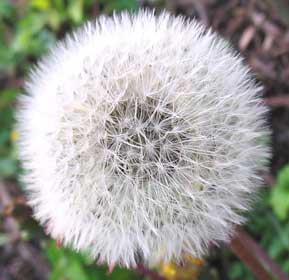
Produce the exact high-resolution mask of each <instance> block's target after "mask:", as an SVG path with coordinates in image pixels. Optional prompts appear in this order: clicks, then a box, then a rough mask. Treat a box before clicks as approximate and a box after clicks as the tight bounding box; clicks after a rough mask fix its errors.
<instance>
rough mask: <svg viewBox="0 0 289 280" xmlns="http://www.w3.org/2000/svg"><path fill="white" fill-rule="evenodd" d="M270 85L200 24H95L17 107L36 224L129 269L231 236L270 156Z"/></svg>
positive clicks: (38, 74) (145, 15) (72, 39)
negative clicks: (265, 97) (264, 95)
mask: <svg viewBox="0 0 289 280" xmlns="http://www.w3.org/2000/svg"><path fill="white" fill-rule="evenodd" d="M260 90H261V88H260V86H258V85H256V82H255V80H254V78H253V77H252V75H251V74H250V71H249V69H248V68H247V67H246V66H244V65H243V60H242V59H241V58H240V56H239V55H238V54H237V53H236V52H235V51H233V50H232V48H231V47H230V45H229V44H228V43H227V42H226V41H225V40H223V39H221V38H219V36H218V35H216V34H215V33H213V32H212V31H209V30H206V29H205V28H204V27H203V26H202V25H200V24H199V23H197V22H196V21H193V20H192V21H188V20H185V19H184V18H182V17H174V16H171V15H169V14H168V13H166V12H163V13H162V14H160V15H158V16H156V15H154V14H153V13H152V12H149V11H140V12H138V13H136V14H134V15H129V14H127V13H122V14H120V15H114V16H113V17H112V18H109V17H106V16H103V17H100V18H99V19H98V20H96V21H95V22H90V23H87V24H86V25H85V26H84V27H83V28H81V29H80V30H79V31H77V32H75V33H74V34H72V35H69V36H68V37H67V38H66V39H65V40H64V41H62V42H60V43H59V44H58V45H57V46H56V47H54V48H53V49H52V50H51V52H50V54H49V55H48V56H46V57H45V58H44V59H42V61H40V62H39V63H38V66H37V67H35V69H34V70H33V71H32V73H31V75H30V79H29V81H28V82H27V84H26V92H27V94H26V95H23V96H22V97H21V98H20V100H19V103H20V106H19V110H18V115H17V126H18V129H19V131H20V136H21V137H20V138H21V139H20V143H19V145H20V158H21V160H22V163H23V167H24V169H25V171H26V172H25V175H24V176H23V181H24V182H25V185H26V192H27V195H28V200H29V203H30V205H31V206H32V207H33V209H34V215H35V217H36V219H37V220H39V221H40V223H41V224H42V225H44V226H46V227H47V229H48V231H49V232H50V234H51V236H52V237H54V238H55V239H59V240H62V241H63V243H64V244H66V245H71V246H72V247H73V248H75V249H76V250H89V252H90V253H91V254H92V256H93V257H94V258H96V259H98V260H99V261H101V262H105V263H108V264H109V265H112V264H119V265H122V266H126V267H133V266H135V265H136V264H137V263H138V262H144V263H145V264H150V265H154V264H156V263H158V262H159V261H161V260H164V261H168V260H171V259H175V260H177V261H180V260H181V259H182V256H183V255H184V254H190V255H193V256H195V257H200V256H202V255H203V254H205V253H206V252H207V249H208V246H209V244H214V243H218V242H221V241H225V242H226V241H229V240H230V237H231V235H232V233H233V230H234V225H236V224H241V223H243V221H244V219H243V218H242V212H243V211H245V210H247V209H248V207H249V206H250V202H251V200H252V196H253V197H254V193H255V192H256V189H257V188H258V187H259V186H260V185H262V180H261V178H260V174H259V173H260V171H262V170H265V169H266V167H265V166H266V164H265V163H266V160H267V159H268V155H269V152H268V148H266V146H264V145H263V144H262V143H263V142H264V138H266V137H267V136H268V129H267V126H266V121H265V114H266V111H267V109H266V107H265V106H264V105H263V104H262V100H261V97H260Z"/></svg>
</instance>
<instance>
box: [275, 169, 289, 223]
mask: <svg viewBox="0 0 289 280" xmlns="http://www.w3.org/2000/svg"><path fill="white" fill-rule="evenodd" d="M270 204H271V206H272V208H273V210H274V213H275V214H276V215H277V217H278V218H279V219H280V220H282V221H284V220H285V219H286V218H287V216H288V211H289V166H285V167H284V168H283V169H282V170H281V171H280V172H279V174H278V177H277V185H276V186H275V187H274V188H273V189H272V191H271V200H270Z"/></svg>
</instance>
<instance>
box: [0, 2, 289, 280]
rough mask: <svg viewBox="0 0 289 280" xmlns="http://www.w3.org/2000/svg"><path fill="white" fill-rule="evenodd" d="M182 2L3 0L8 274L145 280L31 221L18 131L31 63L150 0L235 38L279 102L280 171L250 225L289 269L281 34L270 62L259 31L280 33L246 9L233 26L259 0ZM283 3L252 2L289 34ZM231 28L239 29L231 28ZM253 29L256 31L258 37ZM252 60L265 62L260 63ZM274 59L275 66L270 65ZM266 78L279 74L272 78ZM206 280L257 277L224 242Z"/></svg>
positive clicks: (0, 47) (2, 164)
mask: <svg viewBox="0 0 289 280" xmlns="http://www.w3.org/2000/svg"><path fill="white" fill-rule="evenodd" d="M179 2H180V3H179ZM181 2H182V1H175V2H174V3H172V1H147V2H145V1H143V2H138V1H136V0H100V1H97V2H96V1H94V0H66V1H65V0H31V1H28V0H17V1H16V0H14V1H12V0H0V180H1V183H0V188H1V189H0V210H1V213H0V215H1V217H0V219H1V220H0V279H3V280H5V279H50V280H59V279H65V280H92V279H93V280H95V279H118V280H121V279H145V278H144V277H143V276H140V275H138V274H137V273H135V272H131V271H128V270H124V269H118V268H116V269H115V271H114V272H113V273H112V274H111V275H110V276H108V275H106V268H105V267H101V266H97V265H96V264H95V263H94V262H93V261H92V260H90V259H89V258H88V257H87V256H85V255H83V254H78V253H75V252H73V251H71V250H70V249H68V248H57V246H56V244H55V242H54V241H52V240H50V239H49V237H48V236H46V235H45V233H44V232H43V230H42V229H41V228H40V227H39V226H38V225H37V223H36V222H35V221H34V220H33V219H32V218H31V210H30V209H29V208H28V207H27V206H26V205H25V199H24V198H23V195H22V192H21V184H20V182H19V174H21V170H20V167H19V162H18V160H17V147H16V144H15V142H16V140H17V138H18V134H17V131H15V130H14V129H13V124H14V112H15V106H16V105H17V104H16V103H17V102H16V97H17V95H18V94H20V93H21V91H23V88H22V87H23V80H24V79H25V77H26V76H27V73H28V71H29V69H30V67H31V65H33V63H35V62H36V60H37V59H38V58H39V57H40V56H41V55H43V54H45V53H46V52H47V50H48V49H49V48H50V47H51V46H52V45H54V44H55V42H56V40H57V39H59V38H62V37H63V35H64V33H66V32H68V31H70V30H71V29H73V28H75V27H77V26H79V25H81V24H82V23H83V22H84V21H85V20H87V19H92V18H94V17H97V16H98V15H99V14H103V13H105V14H111V13H112V12H113V11H117V12H119V11H121V10H123V9H128V10H136V9H138V8H139V7H140V6H143V5H144V6H146V7H148V8H152V7H157V8H158V9H159V8H162V7H166V8H169V9H171V10H172V11H173V12H176V13H183V14H186V15H188V16H197V17H198V18H200V20H202V21H203V22H205V23H206V24H207V25H211V26H212V27H213V28H215V29H217V30H218V31H220V32H221V33H222V34H223V35H224V36H226V37H227V38H228V39H229V40H231V41H232V42H233V44H234V45H235V46H236V47H237V48H239V49H240V50H241V51H242V52H243V54H244V55H245V57H246V58H247V60H248V62H249V64H250V65H251V66H252V67H253V69H254V71H255V72H256V75H257V77H258V78H259V79H260V80H262V81H263V82H264V83H265V97H266V98H267V99H266V100H267V102H268V104H269V105H271V106H273V107H272V113H271V116H270V120H269V122H270V123H271V126H272V129H273V140H272V145H273V159H272V166H271V169H272V174H270V175H266V178H267V179H266V183H267V185H268V187H266V188H264V189H263V190H262V191H261V193H260V200H259V202H258V203H257V205H256V207H255V209H254V210H253V211H252V212H251V213H250V214H249V215H248V224H247V230H248V231H249V232H250V233H251V235H252V236H253V237H254V239H255V240H256V241H257V242H258V243H259V244H260V245H261V246H262V247H263V248H264V249H265V250H266V252H267V253H268V254H269V255H270V257H271V258H272V259H274V260H275V261H276V262H277V263H278V264H280V266H281V267H282V268H283V270H284V271H286V272H287V273H289V165H287V164H288V155H287V153H288V151H287V148H288V144H289V137H288V135H289V117H288V116H289V114H288V112H289V110H288V108H287V107H288V100H287V99H286V98H287V96H286V91H287V90H288V89H289V87H288V84H287V83H286V76H285V78H284V81H283V80H279V77H280V76H278V77H277V76H276V77H275V76H274V75H275V72H276V71H277V70H276V67H277V66H275V62H276V63H278V65H279V66H278V67H279V68H280V69H279V70H278V71H279V72H278V73H281V75H283V74H284V72H286V71H287V70H288V69H287V68H286V67H285V66H284V67H283V66H282V65H283V64H280V63H279V62H278V61H277V60H278V59H280V54H279V55H277V54H276V55H275V56H272V55H271V53H270V52H271V50H272V48H275V49H276V48H277V47H276V45H275V43H274V40H275V39H276V38H277V37H273V43H271V45H270V46H269V49H268V50H267V53H266V52H265V54H264V57H265V59H264V57H263V53H261V54H260V50H259V49H258V48H257V47H256V46H255V42H254V41H253V40H254V39H253V37H254V36H257V35H258V36H259V37H260V38H261V41H262V42H263V43H264V40H266V38H269V37H268V36H270V34H271V33H272V32H273V33H274V32H275V31H271V33H268V32H267V33H266V31H264V30H263V31H262V32H261V31H260V32H261V33H258V32H259V30H260V28H261V29H262V28H263V27H258V25H257V23H254V17H253V16H252V19H251V21H250V20H249V19H248V18H249V17H248V16H247V15H246V14H245V15H244V14H241V20H243V23H241V24H239V27H237V28H236V30H233V29H232V28H233V27H232V26H231V25H232V24H233V23H234V22H235V25H236V24H237V23H236V22H237V18H239V17H238V13H242V12H244V11H243V10H245V9H247V8H244V5H245V6H246V5H250V4H251V2H253V1H221V0H220V1H204V2H203V3H205V2H210V3H213V4H210V3H209V4H204V5H203V6H202V5H195V6H192V7H188V6H185V5H182V3H181ZM254 2H256V1H254ZM262 2H263V1H262ZM284 2H285V1H284ZM199 3H201V2H199ZM230 3H231V4H230ZM242 3H245V4H242ZM276 3H279V4H278V5H276ZM283 4H284V3H283V2H282V1H277V2H275V4H274V7H273V8H274V10H275V12H276V13H275V14H274V15H271V14H270V12H268V11H267V10H266V8H264V7H265V6H262V5H261V6H260V7H259V6H258V5H257V6H254V5H252V11H251V12H252V13H259V14H260V15H263V16H264V17H265V19H268V21H269V23H271V24H272V26H273V27H274V26H275V28H276V30H277V31H278V30H279V31H280V30H281V32H285V31H286V32H287V33H286V32H285V33H284V34H289V33H288V29H287V28H288V27H287V24H288V18H289V16H288V15H287V14H286V13H284V9H282V5H283ZM284 5H285V4H284ZM189 9H193V10H189ZM194 9H195V10H194ZM226 9H227V10H226ZM238 9H239V10H238ZM242 9H243V10H242ZM221 11H224V15H223V19H219V23H218V24H216V22H214V20H215V19H216V17H217V16H218V15H219V14H220V13H221ZM226 13H227V14H226ZM227 16H228V18H226V17H227ZM229 20H231V21H230V22H229ZM227 21H228V22H229V23H228V24H227V23H226V22H227ZM224 22H225V23H224ZM252 22H253V23H252ZM272 22H273V23H272ZM214 24H215V25H214ZM226 24H227V25H226ZM254 24H255V25H254ZM263 24H264V21H263ZM230 26H231V29H232V30H230V31H228V30H229V27H230ZM250 26H253V28H255V29H254V30H255V31H254V32H255V33H254V32H253V31H250V30H253V29H248V28H249V27H250ZM254 26H255V27H254ZM284 30H285V31H284ZM245 32H246V33H245ZM250 32H251V33H252V32H253V37H252V36H251V35H250V34H251V33H250ZM273 33H272V34H273ZM275 33H276V32H275ZM275 33H274V34H275ZM256 34H257V35H256ZM268 34H269V35H268ZM277 35H278V34H277ZM277 35H276V36H277ZM258 36H257V37H258ZM274 36H275V35H274ZM284 36H285V35H284ZM288 38H289V37H288ZM267 40H269V39H267ZM288 41H289V39H288ZM256 44H257V43H256ZM267 44H270V42H269V43H267ZM276 44H277V43H276ZM252 54H253V55H252ZM288 54H289V52H288V49H285V50H283V53H282V54H281V55H284V57H285V58H284V59H286V56H287V60H285V61H288ZM260 57H261V58H260ZM252 59H259V60H258V61H257V62H258V63H259V64H258V63H257V62H256V61H253V60H252ZM282 59H283V58H282ZM260 61H261V62H260ZM282 61H283V60H282ZM260 63H263V64H260ZM282 63H283V62H282ZM284 63H285V62H284ZM269 64H270V67H271V68H268V67H269V66H268V65H269ZM264 65H265V66H264ZM288 73H289V72H288ZM266 75H267V76H270V75H271V78H268V77H267V76H266ZM272 75H273V76H272ZM276 75H277V74H276ZM284 75H285V74H284ZM287 81H288V80H287ZM280 92H281V101H280V100H279V101H278V100H277V101H276V99H272V98H275V97H276V96H277V97H278V98H280ZM287 94H289V91H288V92H287ZM282 98H283V99H282ZM286 100H287V101H286ZM274 102H275V103H274ZM276 102H277V105H276ZM278 102H279V103H278ZM286 102H287V103H286ZM286 104H287V105H286ZM287 142H288V143H287ZM25 250H26V251H25ZM200 278H201V279H248V280H249V279H254V277H253V275H252V274H251V272H250V271H249V270H248V269H247V268H246V267H245V265H244V264H243V263H242V262H240V261H239V260H238V259H237V258H235V257H234V256H233V255H232V254H231V253H230V252H229V250H228V249H227V248H226V247H223V246H221V247H220V248H214V249H212V252H211V255H210V256H209V257H208V258H207V260H206V266H205V268H204V269H203V271H202V275H201V276H200Z"/></svg>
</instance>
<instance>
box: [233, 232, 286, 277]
mask: <svg viewBox="0 0 289 280" xmlns="http://www.w3.org/2000/svg"><path fill="white" fill-rule="evenodd" d="M229 247H230V249H231V251H232V252H233V253H235V255H236V256H238V257H239V258H240V259H241V260H242V261H243V262H244V263H245V264H246V265H247V266H248V267H249V268H250V270H251V271H252V272H253V273H254V274H255V276H256V277H257V279H260V280H273V279H280V280H289V277H288V276H287V275H286V274H285V273H284V272H283V271H282V269H281V268H280V267H279V266H278V265H277V264H276V263H275V262H274V261H272V260H271V259H270V258H269V256H268V255H267V254H266V253H265V251H264V250H263V249H262V248H261V247H260V246H259V245H258V244H257V243H256V242H255V241H254V240H253V239H252V238H251V237H250V235H249V234H248V233H246V232H245V231H244V230H243V229H242V228H240V227H238V229H237V233H236V235H235V237H234V238H233V239H232V241H231V243H230V244H229ZM276 277H277V278H276Z"/></svg>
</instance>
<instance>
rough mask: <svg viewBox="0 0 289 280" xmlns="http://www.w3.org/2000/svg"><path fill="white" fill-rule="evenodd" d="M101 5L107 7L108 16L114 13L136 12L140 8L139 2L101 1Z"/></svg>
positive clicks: (132, 0) (131, 0)
mask: <svg viewBox="0 0 289 280" xmlns="http://www.w3.org/2000/svg"><path fill="white" fill-rule="evenodd" d="M100 3H101V4H103V5H104V6H105V9H104V12H105V13H107V14H111V13H112V12H113V11H116V12H119V11H122V10H129V11H134V10H136V9H137V8H138V2H137V0H101V1H100Z"/></svg>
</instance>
